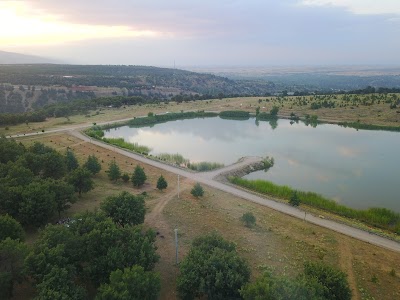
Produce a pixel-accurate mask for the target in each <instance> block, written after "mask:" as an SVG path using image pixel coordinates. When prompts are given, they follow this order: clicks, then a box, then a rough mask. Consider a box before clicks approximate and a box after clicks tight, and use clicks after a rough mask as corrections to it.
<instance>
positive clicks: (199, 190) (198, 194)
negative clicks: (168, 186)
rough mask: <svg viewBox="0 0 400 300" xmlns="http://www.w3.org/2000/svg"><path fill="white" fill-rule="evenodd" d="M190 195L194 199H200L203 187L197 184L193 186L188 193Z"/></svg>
mask: <svg viewBox="0 0 400 300" xmlns="http://www.w3.org/2000/svg"><path fill="white" fill-rule="evenodd" d="M190 193H191V194H192V195H193V196H194V197H196V198H199V197H202V196H203V195H204V190H203V187H202V186H201V185H200V183H198V182H197V183H196V184H195V185H194V186H193V188H192V190H191V191H190Z"/></svg>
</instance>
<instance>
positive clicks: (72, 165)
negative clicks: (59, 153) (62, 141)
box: [65, 149, 79, 172]
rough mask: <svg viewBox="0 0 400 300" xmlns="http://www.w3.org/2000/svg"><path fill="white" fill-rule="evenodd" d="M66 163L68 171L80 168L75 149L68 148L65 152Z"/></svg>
mask: <svg viewBox="0 0 400 300" xmlns="http://www.w3.org/2000/svg"><path fill="white" fill-rule="evenodd" d="M65 164H66V166H67V171H68V172H71V171H73V170H75V169H77V168H79V162H78V160H77V158H76V156H75V154H74V152H73V151H71V150H69V149H67V152H66V153H65Z"/></svg>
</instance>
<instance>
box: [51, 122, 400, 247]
mask: <svg viewBox="0 0 400 300" xmlns="http://www.w3.org/2000/svg"><path fill="white" fill-rule="evenodd" d="M120 121H122V120H120ZM107 123H109V122H105V123H104V124H107ZM99 125H100V124H99ZM85 127H89V126H82V127H75V128H70V129H69V130H68V129H60V130H53V131H48V132H47V133H49V132H60V131H68V132H69V133H70V134H71V135H73V136H75V137H77V138H79V139H82V140H84V141H87V142H90V143H92V144H95V145H97V146H100V147H103V148H105V149H108V150H111V151H114V152H116V153H119V154H122V155H124V156H127V157H130V158H133V159H135V160H137V161H140V162H142V163H145V164H148V165H151V166H154V167H156V168H159V169H163V170H165V171H168V172H171V173H174V174H177V175H180V176H183V177H187V178H189V179H191V180H193V181H197V182H200V183H203V184H205V185H208V186H210V187H213V188H216V189H218V190H221V191H224V192H227V193H230V194H232V195H235V196H237V197H240V198H243V199H246V200H248V201H251V202H254V203H258V204H261V205H264V206H267V207H270V208H272V209H274V210H277V211H279V212H282V213H284V214H288V215H290V216H293V217H296V218H299V219H302V220H303V219H305V220H306V221H308V222H310V223H313V224H316V225H318V226H321V227H325V228H328V229H331V230H334V231H336V232H339V233H342V234H345V235H347V236H350V237H353V238H356V239H359V240H361V241H364V242H367V243H370V244H373V245H377V246H380V247H383V248H386V249H389V250H392V251H395V252H400V243H399V242H396V241H393V240H389V239H386V238H383V237H380V236H377V235H375V234H371V233H368V232H366V231H363V230H360V229H357V228H354V227H351V226H348V225H345V224H341V223H337V222H334V221H331V220H326V219H322V218H319V217H317V216H314V215H312V214H307V215H305V212H304V211H302V210H300V209H299V208H296V207H293V206H289V205H287V204H285V203H281V202H276V201H274V200H271V199H267V198H263V197H260V196H257V195H255V194H252V193H250V192H247V191H245V190H242V189H239V188H236V187H234V186H231V185H227V184H224V183H221V182H218V181H216V180H214V178H215V177H216V176H217V175H218V174H220V173H222V172H226V171H228V170H232V169H234V168H235V167H240V166H242V165H245V164H246V163H248V162H249V160H244V161H242V162H240V163H238V164H237V165H236V166H235V165H233V166H228V167H225V168H222V169H220V170H218V171H212V172H204V173H193V172H189V171H186V170H183V169H180V168H177V167H174V166H171V165H167V164H164V163H161V162H158V161H155V160H151V159H148V158H146V157H144V156H141V155H138V154H135V153H132V152H129V151H126V150H123V149H120V148H118V147H115V146H112V145H109V144H105V143H102V142H100V141H97V140H93V139H91V138H89V137H87V136H85V135H83V134H82V133H80V132H79V131H77V130H74V129H79V128H85ZM256 159H257V158H250V161H254V160H256Z"/></svg>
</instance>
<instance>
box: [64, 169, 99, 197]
mask: <svg viewBox="0 0 400 300" xmlns="http://www.w3.org/2000/svg"><path fill="white" fill-rule="evenodd" d="M68 183H69V184H72V185H73V186H74V188H75V191H76V192H78V193H79V196H80V195H81V194H82V193H87V192H89V191H90V190H92V189H93V184H94V183H93V180H92V178H91V173H90V172H89V171H88V170H87V169H85V168H78V169H76V170H74V171H72V172H71V173H70V174H69V176H68Z"/></svg>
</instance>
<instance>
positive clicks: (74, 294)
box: [35, 267, 87, 300]
mask: <svg viewBox="0 0 400 300" xmlns="http://www.w3.org/2000/svg"><path fill="white" fill-rule="evenodd" d="M36 288H37V290H38V295H37V297H36V298H35V299H37V300H54V299H60V300H61V299H65V300H67V299H71V300H84V299H87V296H86V292H85V290H84V289H83V288H82V287H81V286H79V285H76V284H75V282H74V281H73V277H72V276H71V274H70V272H69V271H68V270H67V269H64V268H59V267H53V268H52V269H51V271H50V272H49V273H48V274H46V275H45V276H44V278H43V281H42V282H41V283H39V284H38V285H37V286H36Z"/></svg>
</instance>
